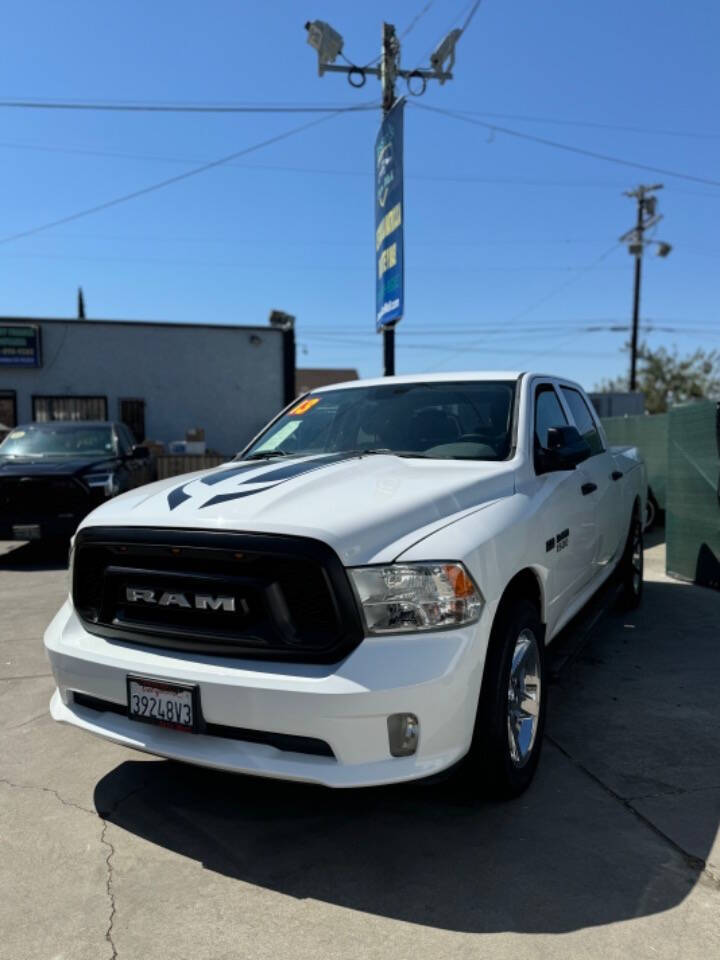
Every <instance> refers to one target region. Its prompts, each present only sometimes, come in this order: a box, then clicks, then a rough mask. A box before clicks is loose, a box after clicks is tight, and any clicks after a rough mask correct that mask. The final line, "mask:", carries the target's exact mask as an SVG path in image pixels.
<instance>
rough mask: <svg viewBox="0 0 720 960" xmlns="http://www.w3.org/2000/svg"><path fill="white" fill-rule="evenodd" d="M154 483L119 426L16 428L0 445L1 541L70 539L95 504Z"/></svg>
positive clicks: (145, 460)
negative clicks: (134, 488)
mask: <svg viewBox="0 0 720 960" xmlns="http://www.w3.org/2000/svg"><path fill="white" fill-rule="evenodd" d="M156 477H157V465H156V462H155V460H154V459H153V458H152V457H150V454H149V451H148V449H147V448H146V447H142V446H138V445H136V444H135V441H134V438H133V436H132V434H131V432H130V430H129V429H128V427H126V426H125V424H124V423H108V422H106V421H52V422H50V423H28V424H24V425H23V426H20V427H16V428H14V429H13V430H12V431H11V432H10V433H9V434H8V435H7V437H6V438H5V440H3V442H2V443H0V540H40V539H43V540H48V539H56V540H61V539H65V540H69V538H70V537H71V536H72V534H73V533H74V532H75V530H76V528H77V525H78V523H79V522H80V521H81V520H82V519H83V517H85V516H86V515H87V514H88V513H89V512H90V511H91V510H93V509H94V508H95V507H97V506H98V505H99V504H100V503H103V502H104V501H105V500H108V499H109V498H110V497H114V496H116V495H117V494H118V493H123V492H124V491H126V490H130V489H132V488H133V487H137V486H140V485H141V484H143V483H148V482H150V481H151V480H154V479H156Z"/></svg>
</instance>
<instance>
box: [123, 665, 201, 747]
mask: <svg viewBox="0 0 720 960" xmlns="http://www.w3.org/2000/svg"><path fill="white" fill-rule="evenodd" d="M127 687H128V717H130V719H131V720H141V721H142V722H143V723H154V724H157V725H158V726H161V727H170V728H171V729H173V730H184V731H185V732H187V733H194V732H195V730H196V729H197V716H198V710H197V706H196V700H197V687H192V686H188V685H185V684H178V683H166V682H165V681H164V680H150V679H147V678H145V677H128V678H127Z"/></svg>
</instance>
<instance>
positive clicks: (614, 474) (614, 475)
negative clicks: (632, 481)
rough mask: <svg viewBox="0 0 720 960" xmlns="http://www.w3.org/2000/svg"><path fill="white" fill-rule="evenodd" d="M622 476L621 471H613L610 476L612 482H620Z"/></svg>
mask: <svg viewBox="0 0 720 960" xmlns="http://www.w3.org/2000/svg"><path fill="white" fill-rule="evenodd" d="M622 475H623V472H622V470H613V472H612V473H611V474H610V476H611V477H612V478H613V480H621V479H622Z"/></svg>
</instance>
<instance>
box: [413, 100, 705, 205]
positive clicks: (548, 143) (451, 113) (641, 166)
mask: <svg viewBox="0 0 720 960" xmlns="http://www.w3.org/2000/svg"><path fill="white" fill-rule="evenodd" d="M409 105H410V106H413V107H415V108H416V109H418V110H427V111H429V112H431V113H441V114H443V115H445V116H447V117H451V118H452V119H454V120H462V121H464V122H465V123H470V124H474V125H475V126H478V127H483V128H484V129H486V130H492V131H494V132H495V133H504V134H506V135H507V136H510V137H517V138H519V139H520V140H530V141H532V142H533V143H540V144H542V145H543V146H545V147H554V148H555V149H556V150H565V151H567V152H568V153H577V154H580V155H581V156H585V157H592V158H593V159H594V160H604V161H605V162H607V163H616V164H619V165H621V166H623V167H634V168H635V169H636V170H648V171H650V172H652V173H661V174H663V175H664V176H666V177H677V178H678V179H680V180H689V181H691V182H692V183H703V184H707V185H709V186H712V187H720V180H713V179H711V178H710V177H698V176H695V175H694V174H691V173H681V172H679V171H677V170H668V169H667V168H665V167H656V166H653V165H651V164H648V163H637V162H635V161H634V160H625V159H623V158H622V157H614V156H611V155H610V154H607V153H598V152H597V151H595V150H586V149H585V148H584V147H575V146H572V145H571V144H568V143H559V142H558V141H557V140H548V139H547V138H546V137H536V136H535V135H534V134H532V133H522V132H521V131H520V130H511V129H510V128H509V127H501V126H498V125H497V124H494V123H486V122H485V121H483V120H476V119H474V118H472V117H468V116H465V114H462V113H458V112H457V111H456V110H445V109H444V108H443V107H431V106H429V105H428V104H426V103H416V102H415V101H410V102H409Z"/></svg>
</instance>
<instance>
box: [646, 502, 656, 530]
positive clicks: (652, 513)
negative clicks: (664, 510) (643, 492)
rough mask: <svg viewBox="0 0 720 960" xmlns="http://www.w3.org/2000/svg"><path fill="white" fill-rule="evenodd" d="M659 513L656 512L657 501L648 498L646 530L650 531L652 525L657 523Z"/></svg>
mask: <svg viewBox="0 0 720 960" xmlns="http://www.w3.org/2000/svg"><path fill="white" fill-rule="evenodd" d="M656 514H657V511H656V510H655V501H654V499H653V498H652V497H650V496H649V497H648V498H647V500H646V502H645V529H646V530H650V528H651V527H652V525H653V524H654V523H655V517H656Z"/></svg>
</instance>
